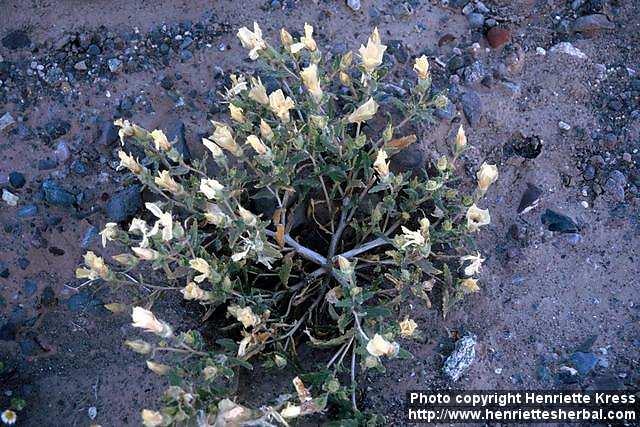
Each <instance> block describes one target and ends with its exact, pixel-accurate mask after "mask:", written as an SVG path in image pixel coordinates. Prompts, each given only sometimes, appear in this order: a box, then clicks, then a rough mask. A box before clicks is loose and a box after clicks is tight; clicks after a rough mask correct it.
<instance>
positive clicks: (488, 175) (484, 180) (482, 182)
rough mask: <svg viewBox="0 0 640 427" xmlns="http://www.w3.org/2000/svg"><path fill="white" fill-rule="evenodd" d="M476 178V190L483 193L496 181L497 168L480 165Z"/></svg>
mask: <svg viewBox="0 0 640 427" xmlns="http://www.w3.org/2000/svg"><path fill="white" fill-rule="evenodd" d="M476 177H477V178H478V188H479V189H480V191H482V192H485V191H487V189H488V188H489V187H490V186H491V184H493V183H494V182H496V180H497V179H498V168H497V167H496V165H490V164H488V163H486V162H485V163H482V166H480V170H479V171H478V173H477V174H476Z"/></svg>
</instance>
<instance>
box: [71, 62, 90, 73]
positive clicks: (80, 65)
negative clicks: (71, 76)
mask: <svg viewBox="0 0 640 427" xmlns="http://www.w3.org/2000/svg"><path fill="white" fill-rule="evenodd" d="M73 68H75V69H76V71H87V69H88V68H89V67H87V61H84V60H82V61H79V62H76V63H75V65H74V66H73Z"/></svg>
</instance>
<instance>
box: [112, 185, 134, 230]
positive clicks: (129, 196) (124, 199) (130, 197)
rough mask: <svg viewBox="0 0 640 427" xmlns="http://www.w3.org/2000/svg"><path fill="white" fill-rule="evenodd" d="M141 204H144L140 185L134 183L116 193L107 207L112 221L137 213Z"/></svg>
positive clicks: (125, 218)
mask: <svg viewBox="0 0 640 427" xmlns="http://www.w3.org/2000/svg"><path fill="white" fill-rule="evenodd" d="M140 206H142V198H141V197H140V186H138V185H133V186H131V187H128V188H125V189H124V190H120V191H118V192H117V193H115V194H114V195H113V196H112V197H111V199H110V200H109V202H108V203H107V206H106V208H105V209H106V214H107V217H108V218H109V220H110V221H114V222H121V221H125V220H127V219H129V218H130V217H132V216H133V215H135V213H136V212H138V210H139V209H140Z"/></svg>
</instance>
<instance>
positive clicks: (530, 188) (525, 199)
mask: <svg viewBox="0 0 640 427" xmlns="http://www.w3.org/2000/svg"><path fill="white" fill-rule="evenodd" d="M540 196H542V190H541V189H540V188H538V187H536V186H535V185H533V184H530V183H527V189H526V190H525V192H524V193H523V194H522V197H521V198H520V204H519V205H518V215H523V214H526V213H527V212H529V211H531V210H532V209H535V208H536V207H537V206H538V203H540Z"/></svg>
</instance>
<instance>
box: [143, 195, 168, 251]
mask: <svg viewBox="0 0 640 427" xmlns="http://www.w3.org/2000/svg"><path fill="white" fill-rule="evenodd" d="M144 206H145V207H146V208H147V210H149V211H150V212H151V213H152V214H153V215H154V216H155V217H156V218H158V220H157V221H156V223H155V224H154V225H153V229H152V230H151V231H150V232H149V234H150V235H151V236H153V235H155V234H156V233H157V232H158V229H159V228H160V227H162V240H163V241H165V242H168V241H169V240H171V239H173V217H172V215H171V211H167V212H162V209H160V207H159V206H158V205H157V204H155V203H150V202H147V203H145V204H144Z"/></svg>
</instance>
